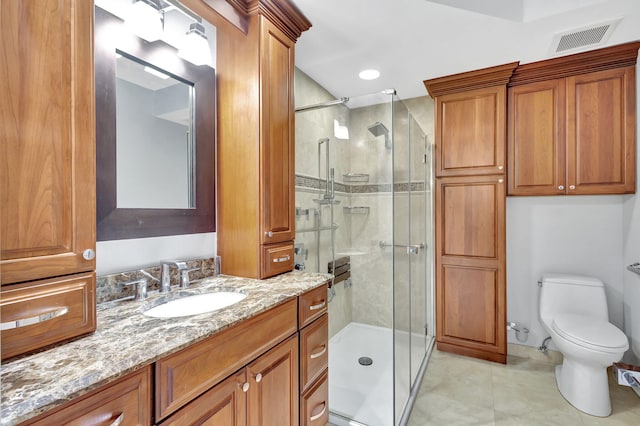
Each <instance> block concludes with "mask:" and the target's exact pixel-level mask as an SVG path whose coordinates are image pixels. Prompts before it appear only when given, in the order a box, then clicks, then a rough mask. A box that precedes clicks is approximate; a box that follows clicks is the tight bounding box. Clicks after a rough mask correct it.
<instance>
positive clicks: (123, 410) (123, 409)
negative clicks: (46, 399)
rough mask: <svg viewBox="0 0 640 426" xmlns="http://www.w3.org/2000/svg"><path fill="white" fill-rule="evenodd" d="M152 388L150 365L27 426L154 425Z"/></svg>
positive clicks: (27, 423) (36, 419)
mask: <svg viewBox="0 0 640 426" xmlns="http://www.w3.org/2000/svg"><path fill="white" fill-rule="evenodd" d="M151 386H152V384H151V367H150V366H148V367H144V368H142V369H141V370H139V371H137V372H135V373H132V374H129V375H127V376H125V377H124V378H121V379H118V380H117V381H115V382H113V383H110V384H108V385H106V386H104V387H102V388H99V389H97V390H96V391H93V392H91V393H89V394H87V395H86V396H83V397H81V398H79V399H77V400H74V401H73V402H72V403H71V404H68V405H65V406H63V407H61V408H60V409H59V410H57V411H55V412H53V413H46V414H45V415H42V416H39V417H36V418H35V419H33V420H31V421H27V422H26V423H23V425H38V426H46V425H62V424H64V425H67V426H85V425H114V424H119V425H121V426H133V425H139V426H146V425H150V424H151Z"/></svg>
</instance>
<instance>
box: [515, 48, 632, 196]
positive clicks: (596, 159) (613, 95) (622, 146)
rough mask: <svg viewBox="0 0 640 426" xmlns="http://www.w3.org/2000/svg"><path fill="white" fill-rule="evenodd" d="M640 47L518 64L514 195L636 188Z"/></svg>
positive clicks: (630, 190)
mask: <svg viewBox="0 0 640 426" xmlns="http://www.w3.org/2000/svg"><path fill="white" fill-rule="evenodd" d="M639 47H640V43H629V44H625V45H621V46H614V47H611V48H607V49H600V50H596V51H592V52H586V53H581V54H577V55H571V56H567V57H563V58H558V59H552V60H549V61H543V62H537V63H533V64H527V65H523V66H521V67H518V69H516V71H515V73H514V75H513V78H512V81H511V83H510V86H511V87H510V88H509V90H508V105H509V107H508V108H509V112H508V158H509V165H508V195H560V194H569V195H585V194H624V193H633V192H635V170H636V163H635V159H636V147H635V142H636V131H635V124H636V123H635V121H636V105H635V102H636V92H635V62H636V57H637V54H638V48H639Z"/></svg>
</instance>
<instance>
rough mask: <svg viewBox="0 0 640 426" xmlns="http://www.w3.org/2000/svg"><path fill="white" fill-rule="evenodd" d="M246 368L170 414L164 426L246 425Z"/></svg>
mask: <svg viewBox="0 0 640 426" xmlns="http://www.w3.org/2000/svg"><path fill="white" fill-rule="evenodd" d="M246 382H247V374H246V370H245V369H244V368H243V369H242V370H241V371H240V372H238V373H236V374H234V375H233V376H231V377H229V378H228V379H226V380H225V381H223V382H222V383H220V384H218V385H216V386H215V387H213V388H211V389H210V390H208V391H207V392H205V393H204V394H203V395H201V396H199V397H198V398H196V399H195V400H193V401H192V402H190V403H189V404H187V406H186V407H184V408H183V409H181V410H180V411H178V412H177V413H175V414H174V415H173V416H171V417H169V418H168V419H167V420H166V421H165V422H163V423H162V425H163V426H191V425H201V426H244V425H245V424H246V412H247V409H246V406H247V394H246V392H245V391H243V388H242V386H243V385H244V384H245V383H246Z"/></svg>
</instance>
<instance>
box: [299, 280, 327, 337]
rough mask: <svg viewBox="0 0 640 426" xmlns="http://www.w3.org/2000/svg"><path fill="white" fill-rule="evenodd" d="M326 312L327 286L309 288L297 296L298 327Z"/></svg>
mask: <svg viewBox="0 0 640 426" xmlns="http://www.w3.org/2000/svg"><path fill="white" fill-rule="evenodd" d="M325 312H327V286H326V285H322V286H320V287H317V288H314V289H313V290H309V291H308V292H306V293H304V294H303V295H301V296H300V297H299V305H298V327H299V328H303V327H304V326H306V325H307V324H310V323H311V322H313V321H314V320H315V319H316V318H320V316H322V315H323V314H324V313H325Z"/></svg>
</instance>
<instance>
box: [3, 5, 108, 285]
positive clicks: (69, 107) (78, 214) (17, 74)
mask: <svg viewBox="0 0 640 426" xmlns="http://www.w3.org/2000/svg"><path fill="white" fill-rule="evenodd" d="M0 16H1V17H2V20H1V21H2V24H1V25H0V28H1V35H0V93H2V96H0V122H1V123H2V124H1V128H2V130H1V131H0V135H2V136H1V142H0V162H1V164H0V234H1V235H2V238H1V239H0V241H1V259H2V260H1V261H0V268H1V269H2V284H8V283H16V282H22V281H30V280H36V279H41V278H47V277H53V276H61V275H67V274H72V273H77V272H86V271H92V270H94V269H95V259H94V250H95V221H96V219H95V127H94V122H95V121H94V96H93V93H94V88H93V50H92V43H91V41H92V25H93V2H86V1H76V0H51V1H39V0H24V1H3V2H1V3H0Z"/></svg>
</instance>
